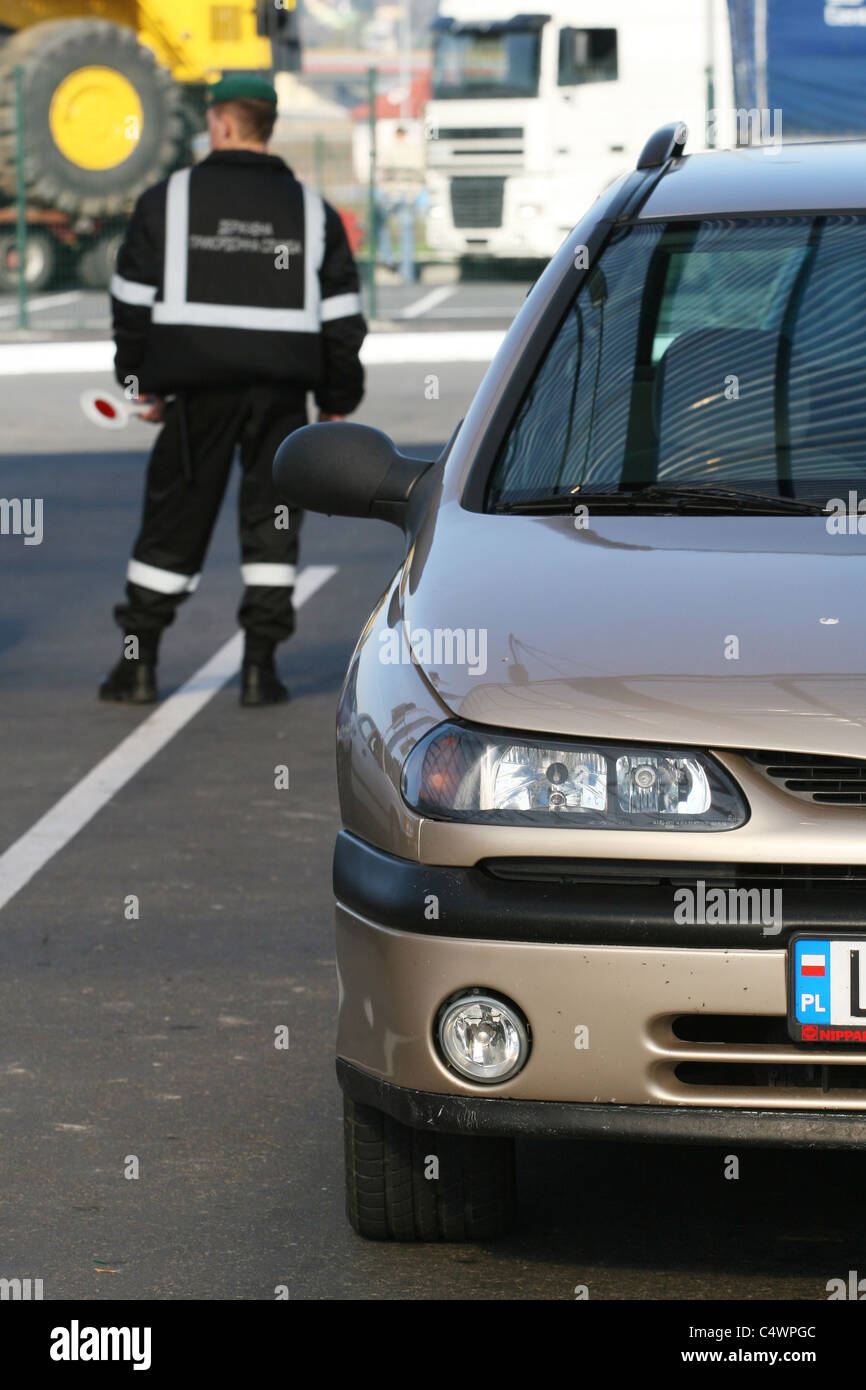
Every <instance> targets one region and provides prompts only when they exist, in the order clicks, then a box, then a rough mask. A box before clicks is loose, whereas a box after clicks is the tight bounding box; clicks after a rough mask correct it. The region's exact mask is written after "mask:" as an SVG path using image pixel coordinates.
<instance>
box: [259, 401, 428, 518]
mask: <svg viewBox="0 0 866 1390" xmlns="http://www.w3.org/2000/svg"><path fill="white" fill-rule="evenodd" d="M431 467H432V463H431V461H430V460H429V459H416V458H410V457H409V456H408V455H407V454H401V453H400V452H399V450H397V449H396V448H395V447H394V445H393V444H392V442H391V440H390V439H389V438H388V436H387V434H383V432H382V431H381V430H377V429H373V428H372V427H371V426H370V425H356V424H351V423H349V422H347V421H331V422H328V423H323V424H318V425H304V426H303V428H302V429H299V430H294V431H293V433H292V434H290V435H288V436H287V438H286V439H284V440H283V442H282V444H281V445H280V447H279V448H278V449H277V452H276V455H275V457H274V484H275V486H276V489H277V492H278V493H279V495H280V496H281V497H282V498H284V499H285V501H287V502H290V503H292V504H293V505H294V506H296V507H302V508H304V510H305V511H311V512H326V513H327V514H328V516H363V517H377V518H379V519H380V520H381V521H391V522H393V523H394V524H395V525H396V526H400V527H403V528H404V529H405V527H406V521H407V517H408V514H409V501H410V498H411V495H412V492H413V490H414V488H415V485H416V483H417V482H418V480H419V479H420V478H421V477H422V476H423V475H424V474H425V473H426V472H427V470H428V469H429V468H431Z"/></svg>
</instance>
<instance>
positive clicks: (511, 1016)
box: [438, 990, 529, 1081]
mask: <svg viewBox="0 0 866 1390" xmlns="http://www.w3.org/2000/svg"><path fill="white" fill-rule="evenodd" d="M438 1032H439V1043H440V1046H441V1048H442V1051H443V1053H444V1054H445V1057H446V1060H447V1061H448V1062H449V1063H450V1064H451V1066H452V1067H453V1068H454V1070H455V1071H458V1072H459V1073H460V1075H461V1076H465V1077H468V1078H469V1080H470V1081H507V1080H508V1079H509V1077H512V1076H514V1075H516V1073H517V1072H519V1071H520V1068H521V1067H522V1066H523V1065H524V1063H525V1062H526V1059H527V1057H528V1056H529V1036H528V1034H527V1031H526V1024H525V1023H524V1021H523V1019H522V1018H521V1016H520V1014H519V1012H518V1010H517V1009H516V1007H515V1006H514V1005H513V1004H507V1003H505V1001H504V1000H502V999H497V998H495V997H494V996H493V995H491V994H484V993H483V992H482V991H480V990H478V991H476V992H474V993H472V994H466V995H463V996H462V997H461V998H460V999H454V1000H452V1001H451V1002H450V1003H449V1004H446V1005H445V1007H444V1008H443V1009H442V1011H441V1013H440V1015H439V1028H438Z"/></svg>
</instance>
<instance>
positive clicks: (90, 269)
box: [76, 232, 123, 290]
mask: <svg viewBox="0 0 866 1390" xmlns="http://www.w3.org/2000/svg"><path fill="white" fill-rule="evenodd" d="M122 241H123V233H122V232H104V233H103V234H102V236H100V237H98V238H97V239H96V241H92V242H91V243H90V244H89V245H88V246H86V247H85V249H84V250H83V251H82V252H81V255H80V256H79V257H78V265H77V267H76V270H77V279H78V281H79V284H81V285H83V286H84V288H85V289H88V290H104V289H107V288H108V285H109V283H110V281H111V277H112V275H113V274H114V271H115V269H116V266H117V253H118V251H119V250H120V246H121V243H122Z"/></svg>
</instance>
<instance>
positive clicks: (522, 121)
mask: <svg viewBox="0 0 866 1390" xmlns="http://www.w3.org/2000/svg"><path fill="white" fill-rule="evenodd" d="M544 8H545V11H546V12H545V13H538V14H534V13H533V14H530V13H520V14H511V13H510V12H509V11H508V10H507V9H506V8H504V6H503V0H441V3H440V7H439V14H438V16H437V18H436V20H434V24H433V40H434V59H433V81H432V96H431V100H430V102H429V104H428V106H427V112H426V121H427V136H428V140H427V188H428V193H429V198H430V202H429V208H428V217H427V241H428V244H429V245H430V247H431V248H432V249H433V250H435V251H438V252H441V253H443V254H451V255H455V256H460V257H472V256H492V257H500V258H511V259H519V258H535V257H544V258H547V257H549V256H552V255H553V253H554V252H555V251H556V249H557V247H558V246H559V245H560V243H561V242H562V239H563V237H564V236H565V235H566V233H567V232H568V231H570V229H571V228H572V227H573V226H574V223H575V221H576V220H577V218H578V217H579V216H580V214H581V212H582V211H583V210H584V209H585V208H586V207H588V206H589V204H590V203H591V202H592V200H593V198H594V197H595V196H596V194H597V193H598V192H599V191H600V190H601V189H602V188H603V187H604V186H605V185H606V184H608V183H610V182H611V181H612V180H613V179H614V178H616V177H617V176H618V175H619V174H621V173H623V172H625V171H626V170H629V169H633V168H634V166H635V161H636V159H637V157H638V155H639V154H640V151H641V149H642V148H643V145H644V143H645V141H646V139H647V137H648V135H649V134H650V133H651V132H652V131H653V130H655V129H657V128H658V127H659V126H662V125H665V124H667V123H668V122H670V121H676V120H684V121H685V122H686V124H687V125H688V127H689V150H690V151H693V150H696V149H701V148H706V145H707V134H708V130H707V125H708V122H707V111H708V109H709V108H711V107H712V105H713V102H714V95H713V93H714V91H715V92H721V93H726V94H728V95H727V96H726V100H727V103H728V104H729V105H730V102H731V96H730V93H731V92H732V79H731V42H730V36H729V27H728V14H727V7H726V4H725V3H724V0H719V3H713V0H554V3H553V4H551V5H546V6H545V7H544ZM711 138H712V132H711ZM720 143H722V142H721V141H720Z"/></svg>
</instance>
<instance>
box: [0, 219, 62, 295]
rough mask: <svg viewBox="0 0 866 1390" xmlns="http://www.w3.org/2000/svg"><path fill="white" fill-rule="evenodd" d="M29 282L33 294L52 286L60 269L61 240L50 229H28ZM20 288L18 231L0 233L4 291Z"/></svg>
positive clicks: (1, 290) (0, 278)
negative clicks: (58, 242)
mask: <svg viewBox="0 0 866 1390" xmlns="http://www.w3.org/2000/svg"><path fill="white" fill-rule="evenodd" d="M25 265H26V272H25V276H24V278H25V282H26V284H27V288H28V290H29V291H30V293H31V294H36V293H37V292H38V291H39V290H44V289H45V288H46V287H47V286H48V285H50V283H51V281H52V279H53V278H54V272H55V270H56V269H57V243H56V241H55V240H54V237H53V236H52V235H51V233H50V232H35V231H28V233H27V255H26V258H25ZM17 289H18V246H17V243H16V241H15V233H14V232H8V231H6V232H0V293H3V294H14V293H15V291H16V290H17Z"/></svg>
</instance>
